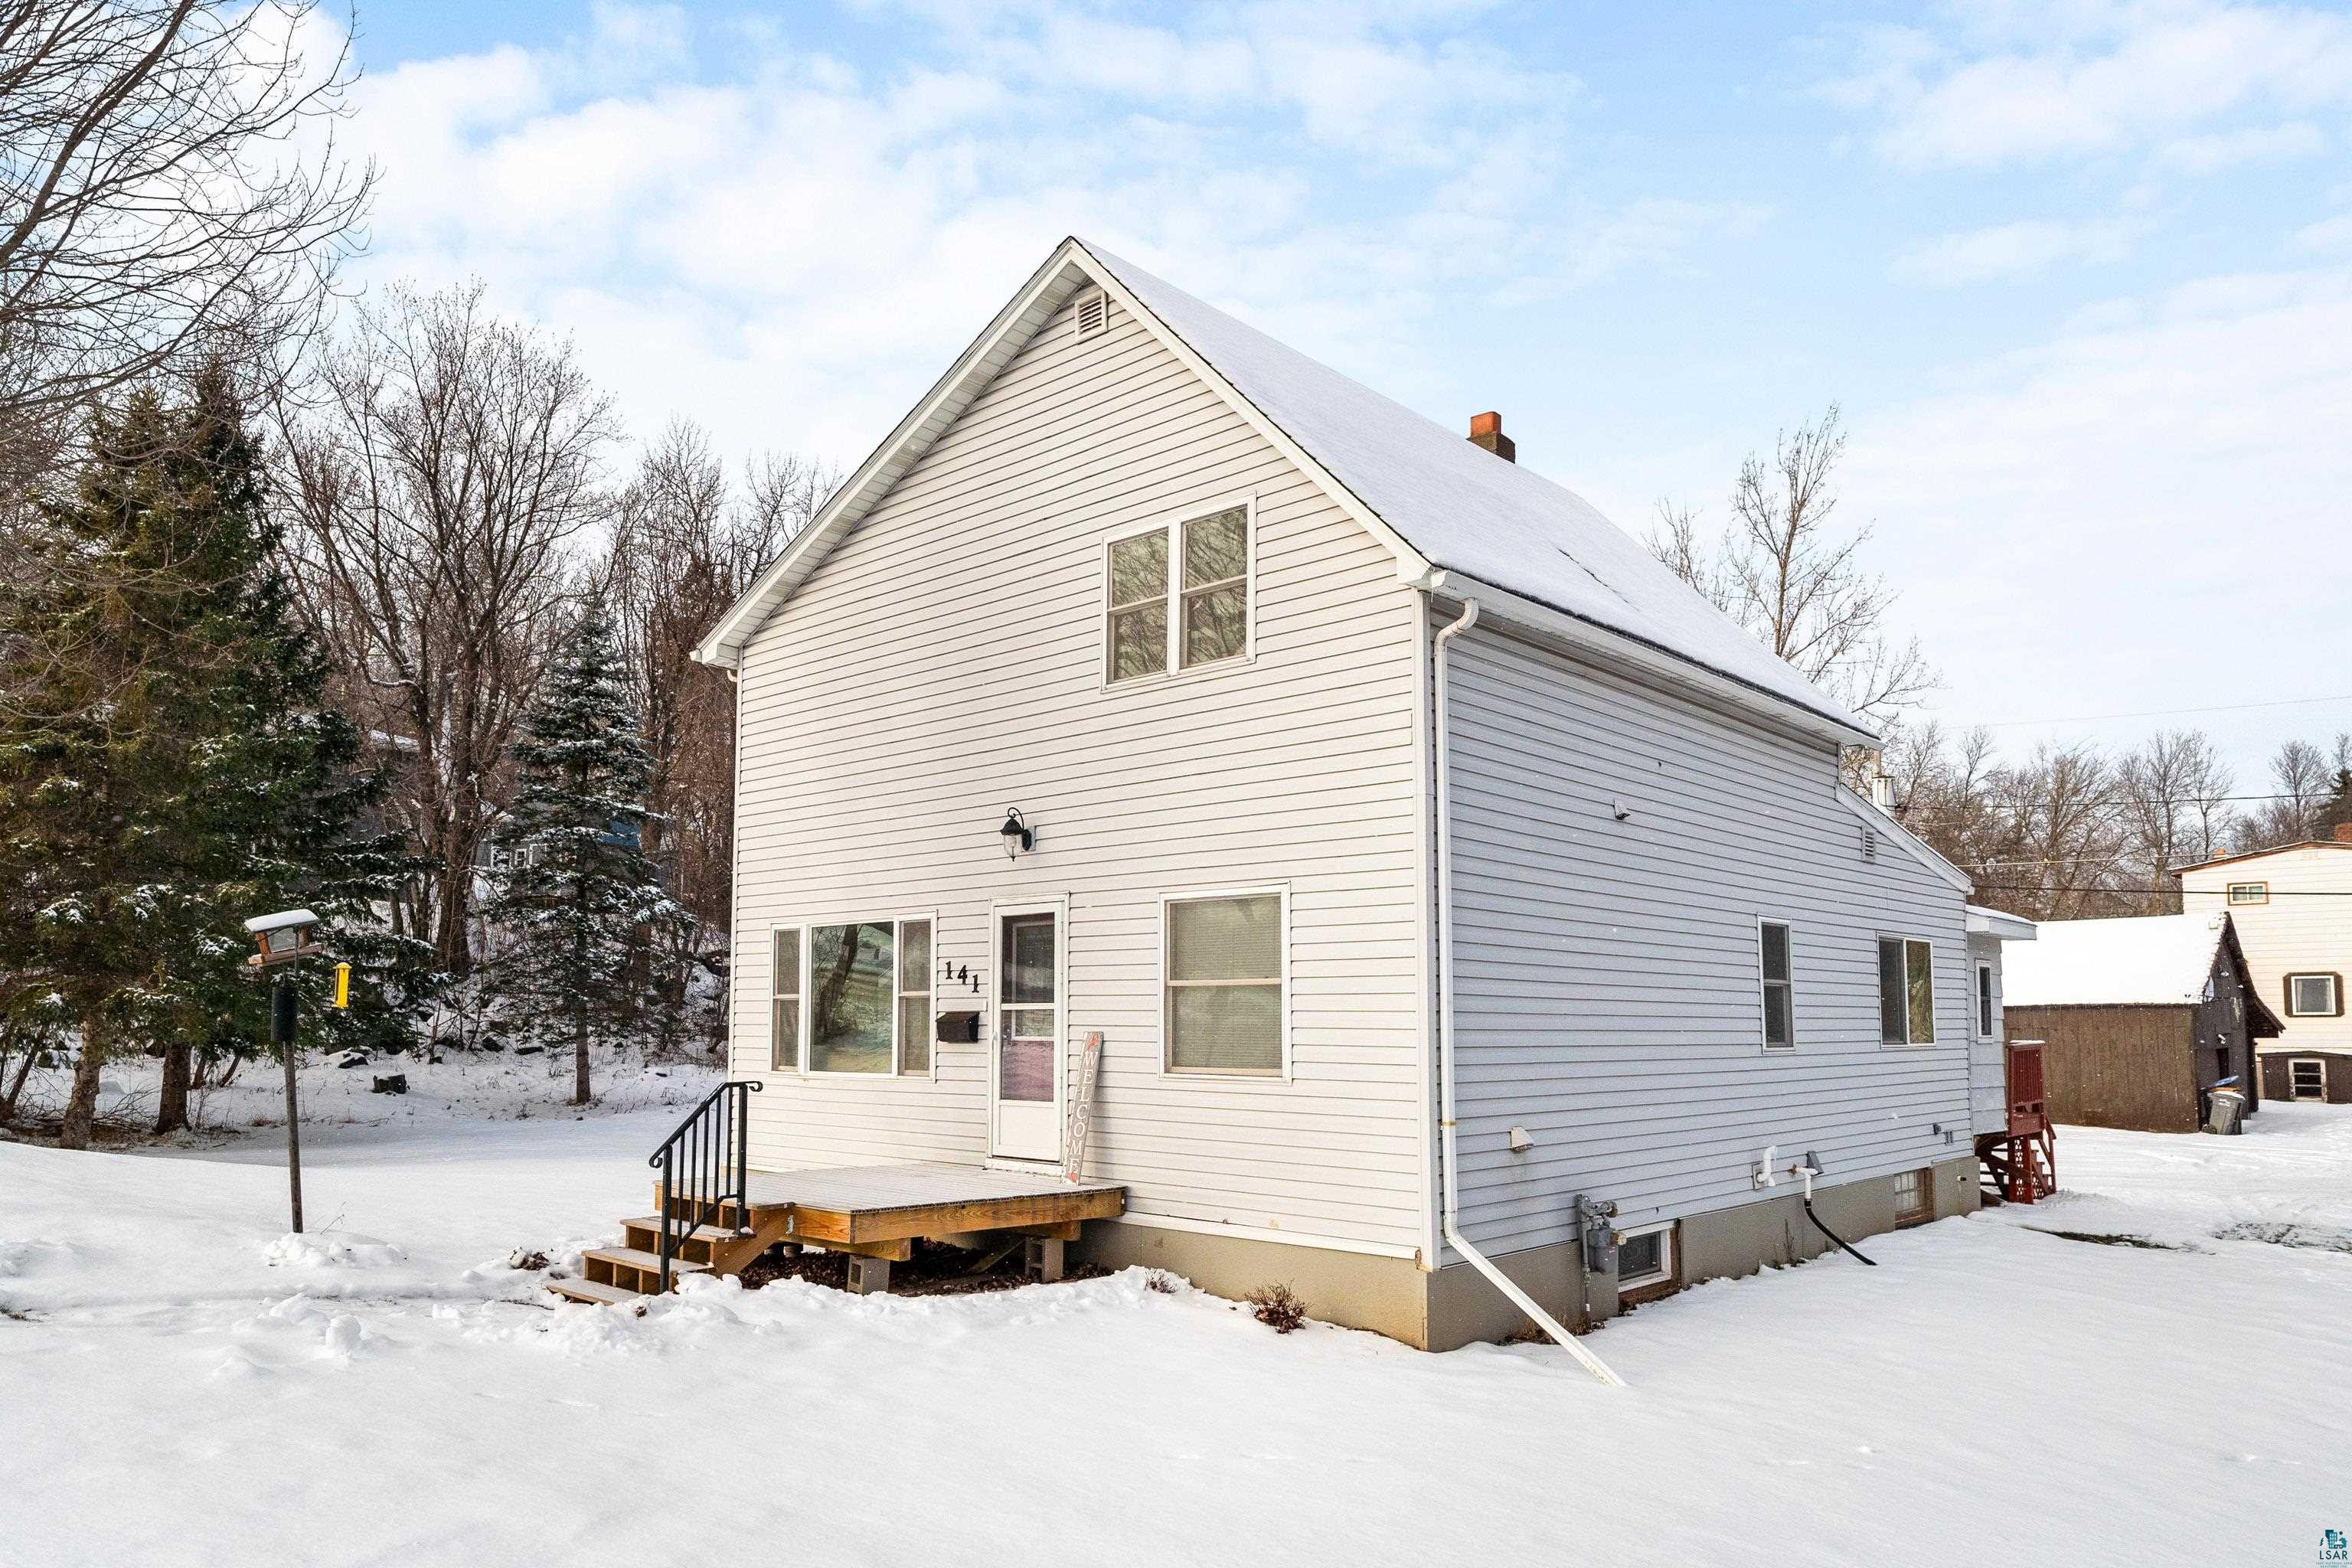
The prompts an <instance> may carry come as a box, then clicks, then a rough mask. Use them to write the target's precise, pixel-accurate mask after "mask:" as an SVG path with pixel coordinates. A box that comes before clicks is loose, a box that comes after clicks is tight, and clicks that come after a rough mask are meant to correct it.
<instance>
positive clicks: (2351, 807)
mask: <svg viewBox="0 0 2352 1568" xmlns="http://www.w3.org/2000/svg"><path fill="white" fill-rule="evenodd" d="M2312 821H2313V827H2312V831H2313V832H2315V833H2316V834H2318V835H2319V836H2320V837H2323V838H2324V837H2331V836H2333V835H2334V834H2335V833H2336V830H2337V829H2338V828H2341V827H2344V826H2347V825H2352V768H2338V769H2336V778H2335V780H2334V782H2332V783H2331V784H2329V785H2328V786H2327V798H2326V800H2324V801H2322V802H2320V804H2319V812H2318V815H2317V816H2315V817H2314V818H2313V819H2312Z"/></svg>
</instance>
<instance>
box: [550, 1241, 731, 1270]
mask: <svg viewBox="0 0 2352 1568" xmlns="http://www.w3.org/2000/svg"><path fill="white" fill-rule="evenodd" d="M580 1256H581V1257H583V1258H595V1259H597V1260H598V1261H599V1262H603V1263H617V1264H619V1265H620V1266H621V1267H622V1268H642V1269H644V1270H645V1271H646V1273H648V1274H658V1273H660V1272H661V1254H659V1253H657V1252H640V1251H639V1250H637V1249H636V1248H635V1247H590V1248H589V1249H588V1250H587V1251H585V1252H583V1253H582V1254H581V1255H580ZM669 1271H670V1272H671V1273H672V1274H674V1275H676V1274H708V1273H709V1272H710V1265H709V1264H708V1263H689V1262H688V1261H687V1260H686V1259H685V1258H671V1259H670V1260H669Z"/></svg>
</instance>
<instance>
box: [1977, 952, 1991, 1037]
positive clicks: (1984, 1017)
mask: <svg viewBox="0 0 2352 1568" xmlns="http://www.w3.org/2000/svg"><path fill="white" fill-rule="evenodd" d="M1977 1038H1978V1039H1979V1040H1990V1039H1991V1038H1992V965H1991V964H1990V963H1979V964H1978V965H1977Z"/></svg>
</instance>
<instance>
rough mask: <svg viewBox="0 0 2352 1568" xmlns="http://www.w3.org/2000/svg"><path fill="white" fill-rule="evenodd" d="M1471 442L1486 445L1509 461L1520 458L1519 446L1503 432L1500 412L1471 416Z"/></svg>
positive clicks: (1513, 461) (1512, 461) (1477, 445)
mask: <svg viewBox="0 0 2352 1568" xmlns="http://www.w3.org/2000/svg"><path fill="white" fill-rule="evenodd" d="M1470 444H1471V445H1472V446H1474V447H1486V450H1488V451H1489V452H1492V453H1494V454H1495V456H1496V457H1498V458H1502V459H1503V461H1505V462H1507V463H1516V462H1517V461H1518V460H1519V448H1518V447H1517V445H1515V444H1514V443H1513V442H1512V440H1511V438H1510V437H1508V436H1506V435H1504V434H1503V416H1501V415H1499V414H1473V415H1472V416H1470Z"/></svg>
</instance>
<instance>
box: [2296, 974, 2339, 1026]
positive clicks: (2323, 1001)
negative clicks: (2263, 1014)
mask: <svg viewBox="0 0 2352 1568" xmlns="http://www.w3.org/2000/svg"><path fill="white" fill-rule="evenodd" d="M2286 1011H2287V1016H2288V1017H2290V1018H2333V1017H2336V1016H2339V1015H2341V1014H2342V1013H2343V1011H2344V977H2343V976H2342V975H2340V974H2290V975H2288V976H2287V977H2286Z"/></svg>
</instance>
